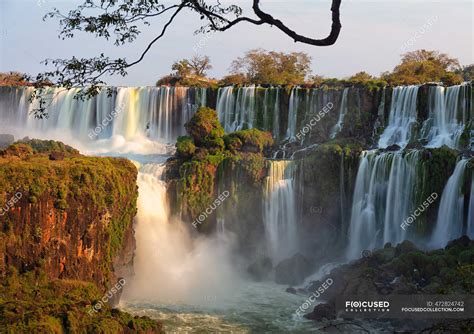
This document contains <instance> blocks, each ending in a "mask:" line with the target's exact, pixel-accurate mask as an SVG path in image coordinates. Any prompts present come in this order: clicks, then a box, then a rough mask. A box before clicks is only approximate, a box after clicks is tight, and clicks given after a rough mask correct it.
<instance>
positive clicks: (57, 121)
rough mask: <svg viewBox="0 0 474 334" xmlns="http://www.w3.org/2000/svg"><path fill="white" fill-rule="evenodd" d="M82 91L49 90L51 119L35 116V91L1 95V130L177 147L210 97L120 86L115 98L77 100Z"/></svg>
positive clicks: (188, 91)
mask: <svg viewBox="0 0 474 334" xmlns="http://www.w3.org/2000/svg"><path fill="white" fill-rule="evenodd" d="M78 90H79V89H69V90H65V89H62V88H47V89H46V91H45V92H44V93H43V94H44V95H43V96H45V97H46V98H47V100H48V101H50V104H49V106H48V109H47V112H48V116H49V117H48V118H46V119H41V120H39V119H34V117H33V115H31V111H32V110H33V108H36V107H37V106H36V105H35V103H33V104H31V103H29V98H30V96H31V94H32V93H33V88H16V89H7V90H2V91H1V95H2V101H1V102H0V103H1V104H2V105H1V108H0V117H1V119H2V123H3V124H2V125H1V127H2V128H3V127H4V128H5V130H4V131H7V132H8V133H10V132H15V133H14V134H15V135H17V136H20V135H30V136H31V135H37V136H38V137H40V138H41V137H42V136H47V137H49V138H57V134H59V136H60V137H65V136H67V135H69V136H70V137H71V138H73V139H77V140H79V141H80V142H84V141H87V140H98V139H108V138H112V137H115V138H122V140H123V141H130V140H133V139H135V138H140V137H145V138H149V139H151V140H158V141H160V142H164V143H174V142H175V141H176V138H177V137H178V136H180V135H183V134H185V130H184V124H185V123H186V122H187V121H188V120H189V119H190V118H191V116H192V115H193V114H194V112H195V111H196V110H197V108H198V107H199V106H200V105H204V104H205V103H206V94H205V93H203V92H202V91H201V89H195V88H186V87H139V88H128V87H117V88H113V93H112V96H108V95H109V94H108V93H107V90H106V89H103V90H102V91H101V92H100V93H99V94H98V95H97V96H95V97H94V98H92V99H90V100H86V101H81V100H78V99H75V98H74V97H75V95H76V93H77V92H78ZM5 95H8V96H5ZM18 109H20V110H18ZM12 110H13V111H14V112H11V111H12ZM25 125H26V126H25ZM59 139H60V138H59Z"/></svg>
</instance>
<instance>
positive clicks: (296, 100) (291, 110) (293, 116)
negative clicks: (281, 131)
mask: <svg viewBox="0 0 474 334" xmlns="http://www.w3.org/2000/svg"><path fill="white" fill-rule="evenodd" d="M300 91H301V88H299V87H294V88H293V89H292V90H291V94H290V105H289V107H288V127H287V130H286V138H287V139H289V140H290V141H294V140H295V136H296V120H297V118H298V108H299V105H300V103H301V102H302V101H301V97H300V96H299V95H300V94H299V93H300Z"/></svg>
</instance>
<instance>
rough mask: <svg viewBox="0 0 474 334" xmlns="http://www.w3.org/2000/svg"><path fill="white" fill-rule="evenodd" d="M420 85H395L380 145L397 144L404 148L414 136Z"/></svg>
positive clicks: (383, 146) (382, 146) (384, 146)
mask: <svg viewBox="0 0 474 334" xmlns="http://www.w3.org/2000/svg"><path fill="white" fill-rule="evenodd" d="M418 88H419V86H403V87H395V88H394V89H393V93H392V103H391V106H390V115H389V119H388V125H387V127H386V128H385V130H384V132H383V133H382V135H381V136H380V139H379V147H381V148H386V147H388V146H390V145H393V144H397V145H398V146H400V147H401V148H404V147H405V146H406V145H407V144H408V143H409V142H410V139H411V138H412V136H413V131H414V125H415V124H416V118H417V108H416V107H417V96H418Z"/></svg>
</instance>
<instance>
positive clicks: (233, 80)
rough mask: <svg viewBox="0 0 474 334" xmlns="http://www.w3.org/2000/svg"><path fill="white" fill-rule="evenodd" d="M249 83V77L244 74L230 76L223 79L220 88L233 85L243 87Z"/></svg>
mask: <svg viewBox="0 0 474 334" xmlns="http://www.w3.org/2000/svg"><path fill="white" fill-rule="evenodd" d="M248 83H249V81H248V80H247V77H246V76H245V75H244V74H242V73H237V74H230V75H227V76H225V77H223V78H222V80H221V81H219V86H232V85H237V86H243V85H246V84H248Z"/></svg>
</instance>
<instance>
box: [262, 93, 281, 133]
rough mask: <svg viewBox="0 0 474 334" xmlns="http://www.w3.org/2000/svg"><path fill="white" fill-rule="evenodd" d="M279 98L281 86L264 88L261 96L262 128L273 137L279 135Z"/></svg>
mask: <svg viewBox="0 0 474 334" xmlns="http://www.w3.org/2000/svg"><path fill="white" fill-rule="evenodd" d="M280 99H281V88H279V87H270V88H266V89H265V94H264V97H263V129H264V130H266V131H271V133H272V135H273V138H275V139H277V140H278V138H279V137H280Z"/></svg>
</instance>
